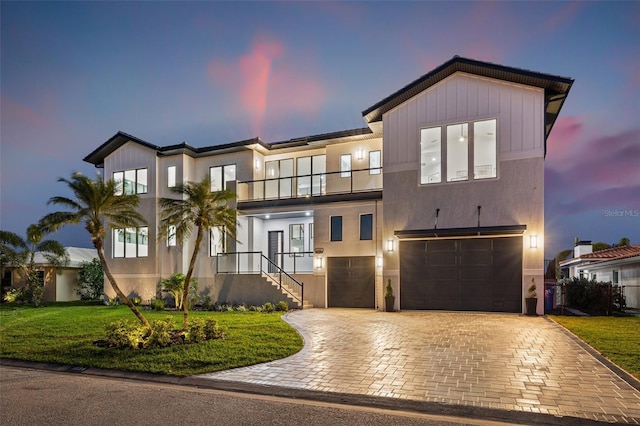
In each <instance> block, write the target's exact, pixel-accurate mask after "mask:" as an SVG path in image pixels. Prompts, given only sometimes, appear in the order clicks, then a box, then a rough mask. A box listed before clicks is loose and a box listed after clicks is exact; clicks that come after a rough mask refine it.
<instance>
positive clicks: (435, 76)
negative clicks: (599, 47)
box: [362, 56, 573, 141]
mask: <svg viewBox="0 0 640 426" xmlns="http://www.w3.org/2000/svg"><path fill="white" fill-rule="evenodd" d="M458 71H462V72H466V73H468V74H474V75H479V76H484V77H489V78H495V79H498V80H503V81H509V82H512V83H518V84H523V85H527V86H533V87H540V88H542V89H544V101H545V112H546V117H545V141H546V138H547V137H548V136H549V133H550V132H551V128H552V127H553V124H554V123H555V121H556V118H557V117H558V114H559V113H560V109H561V108H562V104H563V103H564V101H565V99H566V98H567V95H568V94H569V90H570V89H571V86H572V85H573V79H571V78H569V77H560V76H557V75H551V74H543V73H539V72H535V71H529V70H525V69H520V68H513V67H507V66H504V65H498V64H493V63H491V62H482V61H477V60H474V59H468V58H462V57H460V56H454V57H453V58H451V59H450V60H449V61H447V62H445V63H444V64H442V65H440V66H439V67H437V68H435V69H434V70H432V71H430V72H429V73H427V74H425V75H423V76H422V77H420V78H418V79H417V80H415V81H413V82H411V83H409V84H407V85H406V86H404V87H403V88H402V89H400V90H398V91H396V92H394V93H392V94H390V95H389V96H387V97H386V98H384V99H382V100H381V101H380V102H378V103H376V104H375V105H372V106H371V107H369V108H367V109H365V110H364V111H362V116H363V117H364V119H365V121H366V122H367V123H374V122H377V121H382V115H383V114H384V113H385V112H387V111H389V110H391V109H392V108H395V107H396V106H398V105H400V104H401V103H403V102H405V101H407V100H409V99H411V98H412V97H414V96H416V95H417V94H418V93H420V92H422V91H424V90H426V89H428V88H429V87H431V86H433V85H435V84H436V83H438V82H440V81H442V80H444V79H445V78H447V77H449V76H450V75H452V74H454V73H456V72H458Z"/></svg>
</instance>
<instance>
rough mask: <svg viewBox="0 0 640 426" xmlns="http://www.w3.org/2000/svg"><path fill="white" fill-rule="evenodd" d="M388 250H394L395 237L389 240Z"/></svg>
mask: <svg viewBox="0 0 640 426" xmlns="http://www.w3.org/2000/svg"><path fill="white" fill-rule="evenodd" d="M387 251H388V252H392V251H393V239H389V240H387Z"/></svg>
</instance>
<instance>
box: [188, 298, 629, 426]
mask: <svg viewBox="0 0 640 426" xmlns="http://www.w3.org/2000/svg"><path fill="white" fill-rule="evenodd" d="M285 319H286V320H287V321H288V322H289V323H290V324H291V325H293V326H294V327H295V328H296V329H297V330H299V331H300V333H301V334H302V335H303V337H304V339H305V346H304V349H303V350H302V351H301V352H299V353H297V354H295V355H293V356H291V357H289V358H286V359H282V360H279V361H274V362H270V363H265V364H260V365H255V366H251V367H245V368H239V369H235V370H228V371H223V372H218V373H211V374H206V375H201V376H199V377H207V378H214V379H218V380H231V381H240V382H250V383H257V384H267V385H278V386H284V387H290V388H299V389H310V390H317V391H327V392H341V393H353V394H365V395H373V396H385V397H393V398H406V399H411V400H418V401H431V402H440V403H447V404H462V405H472V406H481V407H487V408H497V409H506V410H519V411H530V412H538V413H547V414H554V415H561V416H574V417H582V418H589V419H594V420H603V421H614V422H615V421H617V422H629V423H636V424H640V392H639V391H638V390H636V389H634V388H633V387H632V386H631V385H630V384H629V383H627V382H626V381H624V380H622V379H621V378H620V377H618V376H617V375H616V374H615V373H614V372H613V371H611V370H610V369H609V368H607V367H606V366H605V365H604V364H602V363H601V362H600V361H598V360H597V359H596V358H595V357H593V356H592V355H591V354H590V353H589V352H587V351H586V350H585V349H583V348H582V347H581V346H580V345H579V344H577V343H576V342H575V341H574V340H572V339H571V338H570V337H569V336H568V335H567V334H566V332H565V331H564V330H563V329H562V328H561V327H560V326H559V325H557V324H555V323H553V322H552V321H550V320H547V319H545V318H542V317H525V316H521V315H515V314H491V313H452V312H401V313H384V312H377V311H372V310H356V309H309V310H303V311H295V312H292V313H289V314H287V315H286V317H285Z"/></svg>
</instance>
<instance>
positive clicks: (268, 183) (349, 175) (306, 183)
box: [236, 168, 382, 202]
mask: <svg viewBox="0 0 640 426" xmlns="http://www.w3.org/2000/svg"><path fill="white" fill-rule="evenodd" d="M381 189H382V168H375V169H359V170H350V171H340V172H328V173H317V174H312V175H303V176H288V177H282V176H281V177H277V178H270V179H261V180H252V181H245V182H238V183H237V190H236V191H237V194H238V201H240V202H242V201H266V200H283V199H291V198H309V197H318V196H323V195H333V194H353V193H357V192H368V191H380V190H381Z"/></svg>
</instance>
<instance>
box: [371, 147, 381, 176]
mask: <svg viewBox="0 0 640 426" xmlns="http://www.w3.org/2000/svg"><path fill="white" fill-rule="evenodd" d="M381 163H382V160H381V152H380V151H370V152H369V174H370V175H379V174H380V172H381V171H382V170H381V169H380V166H381Z"/></svg>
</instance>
